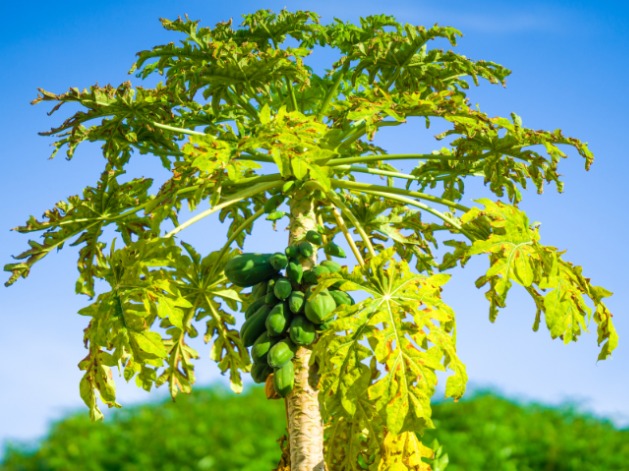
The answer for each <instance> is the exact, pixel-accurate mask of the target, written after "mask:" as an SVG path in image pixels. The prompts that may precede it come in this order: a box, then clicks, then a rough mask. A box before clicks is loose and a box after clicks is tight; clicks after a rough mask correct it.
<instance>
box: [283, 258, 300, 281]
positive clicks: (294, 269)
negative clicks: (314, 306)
mask: <svg viewBox="0 0 629 471" xmlns="http://www.w3.org/2000/svg"><path fill="white" fill-rule="evenodd" d="M303 275H304V268H303V267H302V266H301V264H300V263H299V262H293V261H290V262H288V266H287V267H286V276H287V277H288V279H289V280H290V281H292V282H293V283H296V284H299V283H301V278H302V277H303Z"/></svg>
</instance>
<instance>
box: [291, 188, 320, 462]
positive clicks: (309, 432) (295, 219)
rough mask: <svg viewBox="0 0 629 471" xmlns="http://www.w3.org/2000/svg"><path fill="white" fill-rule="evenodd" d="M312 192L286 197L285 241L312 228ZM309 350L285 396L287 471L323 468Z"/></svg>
mask: <svg viewBox="0 0 629 471" xmlns="http://www.w3.org/2000/svg"><path fill="white" fill-rule="evenodd" d="M316 224H317V220H316V215H315V212H314V198H313V195H312V194H311V193H309V192H307V191H302V192H299V193H297V194H296V195H295V197H294V199H292V200H291V201H290V225H289V231H290V234H289V239H288V241H289V244H293V243H294V242H296V241H298V240H300V239H303V237H304V235H305V233H306V232H308V231H309V230H311V229H315V227H316ZM316 261H317V255H316V252H315V254H314V255H313V256H312V257H311V258H310V259H305V260H303V261H302V265H303V266H304V269H308V268H311V267H313V266H314V265H315V264H316ZM311 353H312V350H311V349H309V348H305V347H299V348H298V350H297V352H295V358H294V360H293V362H294V364H295V386H294V388H293V390H292V391H291V392H290V393H289V394H288V396H287V397H286V408H287V412H288V436H289V444H290V464H291V468H290V469H291V471H324V470H325V469H326V467H325V463H324V459H323V422H322V420H321V411H320V409H319V398H318V391H317V389H316V386H317V372H316V366H315V365H310V364H309V363H310V356H311Z"/></svg>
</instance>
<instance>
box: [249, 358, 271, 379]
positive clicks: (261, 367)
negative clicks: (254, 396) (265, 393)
mask: <svg viewBox="0 0 629 471" xmlns="http://www.w3.org/2000/svg"><path fill="white" fill-rule="evenodd" d="M271 373H273V368H271V367H270V366H269V365H268V363H266V362H264V363H254V364H253V366H252V367H251V378H252V379H253V381H254V382H256V383H258V384H260V383H264V382H265V381H266V378H267V377H268V376H269V375H270V374H271Z"/></svg>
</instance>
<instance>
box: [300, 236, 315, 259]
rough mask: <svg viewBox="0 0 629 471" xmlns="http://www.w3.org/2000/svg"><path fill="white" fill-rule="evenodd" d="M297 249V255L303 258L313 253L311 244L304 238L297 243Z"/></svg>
mask: <svg viewBox="0 0 629 471" xmlns="http://www.w3.org/2000/svg"><path fill="white" fill-rule="evenodd" d="M297 249H298V250H299V255H301V256H302V257H303V258H310V257H312V256H313V254H314V253H315V250H314V247H313V246H312V244H311V243H310V242H308V241H305V240H304V241H303V242H300V243H299V244H298V245H297Z"/></svg>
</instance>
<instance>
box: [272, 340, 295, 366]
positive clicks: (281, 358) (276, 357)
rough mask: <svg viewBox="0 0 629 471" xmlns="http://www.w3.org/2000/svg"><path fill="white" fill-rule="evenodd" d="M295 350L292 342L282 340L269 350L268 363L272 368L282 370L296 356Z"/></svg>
mask: <svg viewBox="0 0 629 471" xmlns="http://www.w3.org/2000/svg"><path fill="white" fill-rule="evenodd" d="M294 348H295V346H294V345H293V344H292V343H291V341H290V340H288V339H283V340H280V341H279V342H277V343H276V344H275V345H273V346H272V347H271V348H270V349H269V353H268V354H267V356H266V361H267V363H268V364H269V366H270V367H271V368H281V367H282V366H283V365H284V364H285V363H286V362H289V361H291V360H292V359H293V357H294V356H295V352H294V351H293V350H294Z"/></svg>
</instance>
